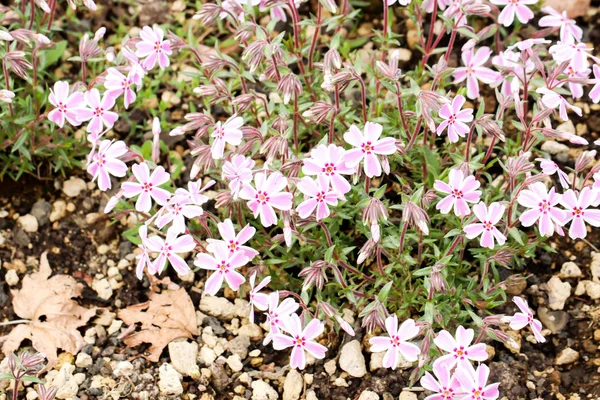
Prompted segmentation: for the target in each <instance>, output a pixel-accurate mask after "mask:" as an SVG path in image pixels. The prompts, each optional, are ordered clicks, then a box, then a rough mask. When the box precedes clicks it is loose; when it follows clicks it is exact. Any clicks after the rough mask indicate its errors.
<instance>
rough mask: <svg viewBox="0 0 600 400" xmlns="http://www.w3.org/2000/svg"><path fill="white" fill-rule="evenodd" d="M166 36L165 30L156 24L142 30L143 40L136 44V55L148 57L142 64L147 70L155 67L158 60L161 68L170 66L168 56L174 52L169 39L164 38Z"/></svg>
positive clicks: (141, 36)
mask: <svg viewBox="0 0 600 400" xmlns="http://www.w3.org/2000/svg"><path fill="white" fill-rule="evenodd" d="M164 36H165V33H164V32H163V30H162V29H161V28H159V27H158V26H156V25H155V26H154V27H152V28H150V27H149V26H145V27H143V28H142V30H141V31H140V38H142V41H141V42H138V43H137V44H136V45H135V46H136V52H135V55H136V56H138V57H140V58H143V57H146V59H145V60H144V61H143V63H142V65H143V66H144V68H145V69H146V70H147V71H149V70H151V69H152V68H154V66H155V65H156V61H157V60H158V65H159V66H160V68H161V69H165V68H166V67H168V66H169V63H170V61H169V57H168V56H170V55H171V54H172V53H173V52H172V51H171V43H170V42H169V40H168V39H167V40H163V39H164Z"/></svg>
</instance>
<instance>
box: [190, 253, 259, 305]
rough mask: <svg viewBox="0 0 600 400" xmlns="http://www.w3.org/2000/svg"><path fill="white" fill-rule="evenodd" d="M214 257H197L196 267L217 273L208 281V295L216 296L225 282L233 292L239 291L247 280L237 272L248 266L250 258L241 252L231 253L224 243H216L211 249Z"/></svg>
mask: <svg viewBox="0 0 600 400" xmlns="http://www.w3.org/2000/svg"><path fill="white" fill-rule="evenodd" d="M211 252H212V253H213V254H214V256H211V255H208V254H205V253H200V254H198V255H197V256H196V260H195V261H194V265H195V266H197V267H200V268H202V269H207V270H209V271H215V272H213V274H212V275H211V276H210V277H209V278H208V279H207V280H206V285H205V290H206V293H208V294H210V295H211V296H214V295H215V294H217V292H218V291H219V290H220V289H221V285H223V280H225V281H226V282H227V284H228V285H229V287H230V288H231V289H232V290H238V289H239V287H240V286H241V284H242V283H244V282H246V279H245V278H244V277H243V276H242V274H240V273H239V272H237V271H236V268H240V267H243V266H244V265H246V264H248V261H250V260H249V259H248V257H246V254H244V252H241V251H236V252H233V253H232V252H230V251H229V249H228V248H227V246H225V245H224V244H222V243H215V244H214V246H212V247H211Z"/></svg>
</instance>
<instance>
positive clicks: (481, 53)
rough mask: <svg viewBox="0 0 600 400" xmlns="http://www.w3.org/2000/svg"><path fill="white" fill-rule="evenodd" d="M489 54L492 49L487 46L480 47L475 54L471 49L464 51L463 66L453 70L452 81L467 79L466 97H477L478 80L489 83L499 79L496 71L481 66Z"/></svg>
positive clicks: (499, 76)
mask: <svg viewBox="0 0 600 400" xmlns="http://www.w3.org/2000/svg"><path fill="white" fill-rule="evenodd" d="M491 54H492V51H491V50H490V48H489V47H480V48H479V50H477V52H476V53H475V54H473V49H469V50H467V51H464V52H463V53H462V61H463V64H464V65H465V66H464V67H459V68H456V69H455V70H454V83H460V82H462V81H464V80H465V79H466V80H467V97H468V98H470V99H476V98H478V97H479V82H478V81H481V82H483V83H487V84H491V83H494V82H496V81H498V80H499V79H501V75H500V74H499V73H498V72H496V71H493V70H491V69H489V68H486V67H484V66H483V65H484V64H485V63H486V62H487V60H488V59H489V58H490V55H491Z"/></svg>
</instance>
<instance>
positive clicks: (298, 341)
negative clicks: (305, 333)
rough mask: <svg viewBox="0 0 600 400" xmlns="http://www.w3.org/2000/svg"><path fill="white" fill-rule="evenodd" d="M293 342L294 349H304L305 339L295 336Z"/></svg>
mask: <svg viewBox="0 0 600 400" xmlns="http://www.w3.org/2000/svg"><path fill="white" fill-rule="evenodd" d="M294 341H295V342H296V343H295V344H296V347H304V345H305V344H306V339H305V338H303V337H301V336H296V337H295V340H294Z"/></svg>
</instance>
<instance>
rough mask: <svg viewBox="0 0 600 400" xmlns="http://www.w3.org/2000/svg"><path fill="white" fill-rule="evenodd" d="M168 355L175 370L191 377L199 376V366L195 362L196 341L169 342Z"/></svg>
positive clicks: (196, 355) (196, 377)
mask: <svg viewBox="0 0 600 400" xmlns="http://www.w3.org/2000/svg"><path fill="white" fill-rule="evenodd" d="M169 357H170V359H171V364H173V368H175V370H176V371H177V372H179V373H180V374H181V375H183V376H189V377H192V378H193V379H198V378H199V377H200V368H198V365H197V364H196V358H197V357H198V343H196V342H191V343H190V342H188V341H185V340H182V341H178V342H171V343H169Z"/></svg>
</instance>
